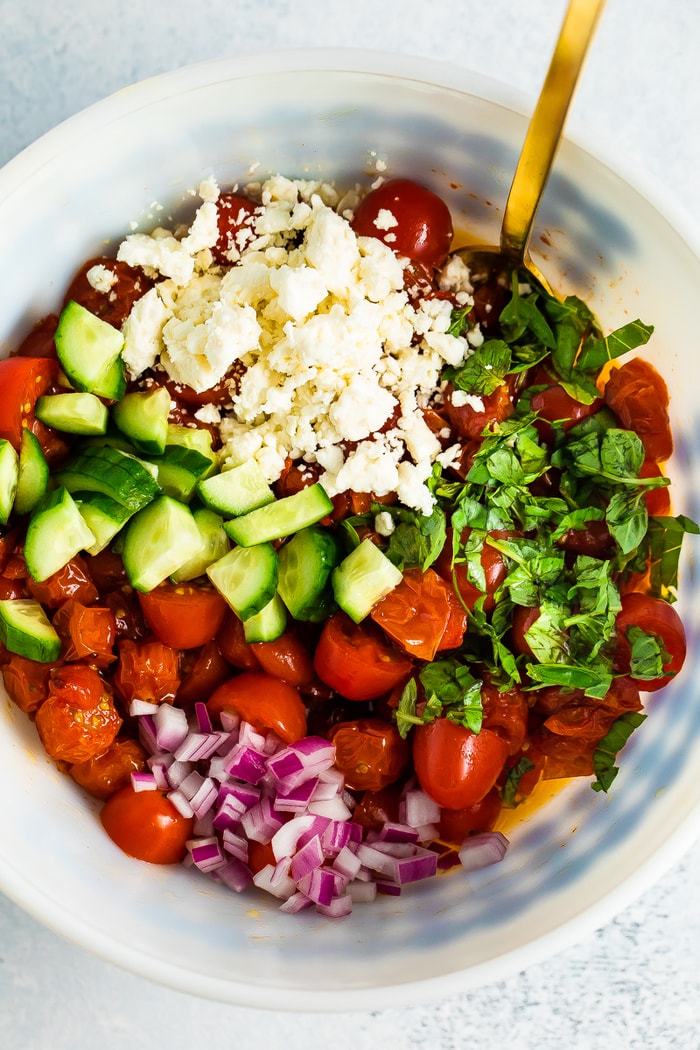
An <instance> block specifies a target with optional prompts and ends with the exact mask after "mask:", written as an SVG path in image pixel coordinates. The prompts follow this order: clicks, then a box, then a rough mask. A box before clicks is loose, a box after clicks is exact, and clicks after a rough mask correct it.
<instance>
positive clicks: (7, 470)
mask: <svg viewBox="0 0 700 1050" xmlns="http://www.w3.org/2000/svg"><path fill="white" fill-rule="evenodd" d="M18 481H19V456H18V455H17V452H16V451H15V447H14V445H12V444H10V442H9V441H8V440H7V438H1V439H0V524H2V525H7V522H8V520H9V518H10V514H11V513H12V508H13V507H14V505H15V496H16V495H17V483H18Z"/></svg>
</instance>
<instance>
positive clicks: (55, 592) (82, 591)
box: [27, 555, 99, 609]
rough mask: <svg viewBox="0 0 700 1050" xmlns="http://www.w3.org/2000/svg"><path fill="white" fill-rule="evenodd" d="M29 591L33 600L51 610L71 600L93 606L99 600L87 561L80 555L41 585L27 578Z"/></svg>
mask: <svg viewBox="0 0 700 1050" xmlns="http://www.w3.org/2000/svg"><path fill="white" fill-rule="evenodd" d="M27 590H28V591H29V593H30V594H31V596H32V598H36V600H37V601H38V602H41V604H42V605H45V606H47V607H48V608H49V609H58V607H59V606H61V605H63V603H64V602H67V601H68V599H69V598H75V599H76V600H77V601H79V602H82V603H83V605H91V604H92V603H93V602H96V601H97V599H98V598H99V593H98V590H97V587H96V586H95V584H94V583H93V581H92V578H91V576H90V573H89V572H88V568H87V564H86V562H85V559H84V558H82V557H81V556H80V555H77V556H76V557H75V558H71V560H70V561H69V562H66V564H65V565H64V566H63V568H62V569H59V570H58V572H55V573H54V574H53V575H52V576H49V577H47V579H45V580H42V582H41V583H37V582H36V581H35V580H33V579H32V578H31V576H29V577H27Z"/></svg>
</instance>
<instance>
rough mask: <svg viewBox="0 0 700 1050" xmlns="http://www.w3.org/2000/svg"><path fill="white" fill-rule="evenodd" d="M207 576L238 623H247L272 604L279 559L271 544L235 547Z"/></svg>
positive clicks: (215, 564) (211, 568) (217, 562)
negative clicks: (231, 610) (235, 616)
mask: <svg viewBox="0 0 700 1050" xmlns="http://www.w3.org/2000/svg"><path fill="white" fill-rule="evenodd" d="M207 576H208V577H209V579H210V580H211V582H212V583H213V584H214V586H215V587H216V589H217V591H218V592H219V594H220V595H221V596H222V597H223V598H225V599H226V601H227V602H228V604H229V605H230V606H231V608H232V609H233V611H234V612H235V613H236V615H237V616H238V617H239V619H241V620H244V621H245V620H249V619H250V617H251V616H255V615H256V613H259V612H260V611H261V610H262V609H264V608H265V606H266V605H267V604H268V602H270V601H272V598H273V597H274V594H275V591H276V590H277V579H278V577H279V559H278V557H277V552H276V551H275V548H274V547H273V546H272V544H271V543H259V544H256V545H255V546H253V547H234V548H233V550H232V551H229V553H228V554H226V555H225V556H224V557H223V558H219V560H218V561H215V562H214V564H213V565H210V566H209V568H208V569H207Z"/></svg>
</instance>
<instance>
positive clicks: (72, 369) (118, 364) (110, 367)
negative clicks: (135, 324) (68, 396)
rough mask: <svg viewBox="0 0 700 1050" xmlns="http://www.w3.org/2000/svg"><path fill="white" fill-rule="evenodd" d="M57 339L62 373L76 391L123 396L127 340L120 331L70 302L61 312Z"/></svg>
mask: <svg viewBox="0 0 700 1050" xmlns="http://www.w3.org/2000/svg"><path fill="white" fill-rule="evenodd" d="M54 339H55V343H56V352H57V354H58V359H59V361H60V362H61V366H62V368H63V371H64V372H65V373H66V375H67V376H68V378H69V379H70V381H71V383H72V384H73V386H74V387H75V388H76V390H81V391H86V392H88V393H92V394H97V395H98V396H100V397H108V398H114V397H116V396H121V394H119V393H118V391H119V390H120V389H121V387H122V386H123V384H124V365H123V362H122V360H121V356H120V355H121V352H122V347H123V346H124V337H123V335H122V333H121V332H120V331H119V329H118V328H115V327H114V326H113V325H111V324H107V322H106V321H103V320H102V319H101V318H99V317H96V316H95V314H93V313H90V311H89V310H86V309H85V307H84V306H80V304H79V303H76V302H74V301H73V300H71V301H70V302H69V303H67V304H66V306H65V307H64V308H63V310H62V312H61V316H60V317H59V319H58V327H57V328H56V335H55V337H54ZM122 393H123V390H122Z"/></svg>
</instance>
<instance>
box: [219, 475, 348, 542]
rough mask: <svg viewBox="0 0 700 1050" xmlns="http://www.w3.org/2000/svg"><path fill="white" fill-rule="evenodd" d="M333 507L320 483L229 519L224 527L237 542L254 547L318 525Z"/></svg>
mask: <svg viewBox="0 0 700 1050" xmlns="http://www.w3.org/2000/svg"><path fill="white" fill-rule="evenodd" d="M332 510H333V504H332V503H331V501H330V499H329V498H328V496H327V495H326V492H325V490H324V489H323V488H322V487H321V485H319V483H318V482H316V483H315V484H314V485H309V486H308V488H305V489H301V491H300V492H295V493H294V494H293V495H292V496H284V497H283V498H282V499H278V500H275V502H274V503H268V504H267V505H266V506H265V507H258V509H257V510H251V511H250V512H249V513H248V514H242V515H241V517H240V518H234V519H233V520H232V521H227V522H226V523H225V525H224V528H225V529H226V531H227V533H228V534H229V536H230V537H231V539H232V540H233V541H234V542H235V543H238V544H240V545H241V547H250V546H252V545H253V544H254V543H267V542H268V541H269V540H279V539H282V537H283V536H291V535H292V534H293V533H295V532H299V530H300V529H305V528H306V527H307V526H308V525H314V524H315V523H316V522H317V521H320V520H321V518H325V517H326V515H327V514H330V512H331V511H332Z"/></svg>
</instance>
